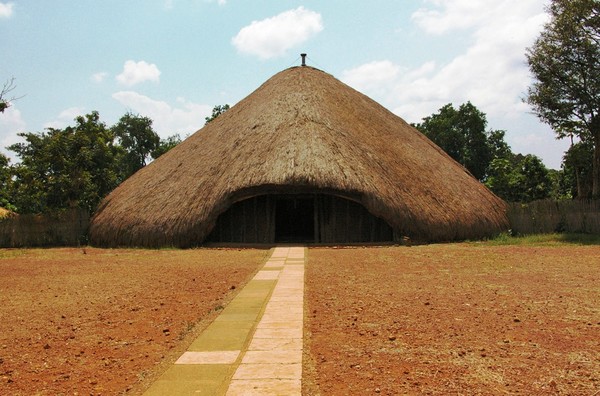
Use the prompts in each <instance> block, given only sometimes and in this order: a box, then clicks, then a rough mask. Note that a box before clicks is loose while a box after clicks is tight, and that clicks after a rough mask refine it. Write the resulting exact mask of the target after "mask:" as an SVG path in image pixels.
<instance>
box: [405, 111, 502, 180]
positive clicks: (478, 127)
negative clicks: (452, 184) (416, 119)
mask: <svg viewBox="0 0 600 396" xmlns="http://www.w3.org/2000/svg"><path fill="white" fill-rule="evenodd" d="M486 125H487V120H486V117H485V114H484V113H482V112H481V111H479V110H478V109H477V108H476V107H475V106H473V105H472V104H471V102H467V103H465V104H462V105H461V106H460V107H459V108H458V110H456V109H455V108H454V106H452V104H447V105H445V106H443V107H442V108H441V109H440V110H439V112H438V113H435V114H433V115H431V116H430V117H425V118H424V119H423V122H422V123H421V124H416V125H414V126H415V127H416V128H417V129H419V130H420V131H421V132H422V133H423V134H424V135H425V136H427V137H428V138H429V139H431V140H432V141H433V142H434V143H435V144H437V145H438V146H440V147H441V148H442V149H443V150H444V151H445V152H446V153H447V154H448V155H450V157H452V158H453V159H454V160H456V161H457V162H458V163H460V164H462V165H463V166H464V167H465V168H467V169H468V170H469V172H471V173H472V174H473V176H475V177H476V178H477V179H479V180H484V179H485V176H486V170H487V167H488V165H489V164H490V161H491V160H492V158H493V148H492V145H491V144H490V142H489V141H488V140H489V135H490V133H488V132H486V130H485V128H486ZM494 137H495V138H496V139H498V138H499V137H502V138H503V135H502V136H500V135H498V134H497V133H496V134H495V135H494ZM493 143H495V144H499V143H500V142H498V141H494V142H493ZM505 144H506V143H505ZM507 147H508V146H507ZM498 150H499V148H498Z"/></svg>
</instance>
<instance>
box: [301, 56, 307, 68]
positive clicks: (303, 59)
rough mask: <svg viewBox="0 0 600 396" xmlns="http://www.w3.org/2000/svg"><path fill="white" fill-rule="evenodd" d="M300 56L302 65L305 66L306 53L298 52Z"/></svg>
mask: <svg viewBox="0 0 600 396" xmlns="http://www.w3.org/2000/svg"><path fill="white" fill-rule="evenodd" d="M300 56H301V57H302V66H306V54H300Z"/></svg>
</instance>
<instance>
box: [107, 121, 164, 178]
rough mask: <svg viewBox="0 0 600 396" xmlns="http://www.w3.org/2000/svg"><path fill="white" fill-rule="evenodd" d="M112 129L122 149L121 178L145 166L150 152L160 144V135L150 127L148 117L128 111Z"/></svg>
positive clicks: (150, 122) (150, 123)
mask: <svg viewBox="0 0 600 396" xmlns="http://www.w3.org/2000/svg"><path fill="white" fill-rule="evenodd" d="M112 131H113V133H114V134H115V136H116V137H117V138H118V140H119V143H120V146H121V147H122V148H123V149H124V155H123V158H122V164H123V167H122V169H123V179H126V178H127V177H129V176H131V175H132V174H134V173H135V172H137V171H138V170H139V169H141V168H143V167H144V166H146V164H147V161H148V160H149V159H150V156H151V154H152V153H153V152H154V151H155V150H156V149H157V148H158V146H159V144H160V137H159V136H158V134H157V133H156V132H154V129H152V120H151V119H150V118H148V117H142V116H140V115H139V114H132V113H130V112H128V113H126V114H125V115H123V117H121V118H120V119H119V121H118V122H117V123H116V124H115V125H114V126H113V127H112Z"/></svg>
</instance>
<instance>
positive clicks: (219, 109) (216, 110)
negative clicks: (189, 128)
mask: <svg viewBox="0 0 600 396" xmlns="http://www.w3.org/2000/svg"><path fill="white" fill-rule="evenodd" d="M229 109H230V107H229V105H228V104H224V105H216V106H215V107H213V109H212V115H211V116H210V117H205V118H204V119H205V120H206V123H205V125H206V124H208V123H209V122H211V121H213V120H214V119H215V118H217V117H218V116H220V115H221V114H223V113H225V112H226V111H227V110H229Z"/></svg>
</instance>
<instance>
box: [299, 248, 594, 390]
mask: <svg viewBox="0 0 600 396" xmlns="http://www.w3.org/2000/svg"><path fill="white" fill-rule="evenodd" d="M310 253H311V254H310V255H309V262H308V263H307V274H306V297H307V299H308V301H307V309H308V312H306V322H305V326H306V329H307V333H308V335H307V336H306V337H305V343H306V342H307V341H308V343H307V345H306V346H305V347H307V349H308V351H309V353H308V354H306V355H305V358H306V360H305V366H306V371H307V372H308V373H310V374H309V375H306V374H305V376H304V377H305V378H307V381H305V384H304V388H305V389H304V391H305V393H306V394H316V393H321V394H324V395H345V394H355V395H358V394H360V395H363V394H383V395H402V394H410V395H421V394H423V395H503V394H523V395H590V396H591V395H599V394H600V247H598V246H594V247H575V246H567V245H565V246H561V247H518V246H511V247H490V246H486V247H483V246H478V245H476V244H458V245H435V246H416V247H412V248H380V249H354V250H337V251H336V250H331V249H329V250H328V249H316V250H311V251H310Z"/></svg>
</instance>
